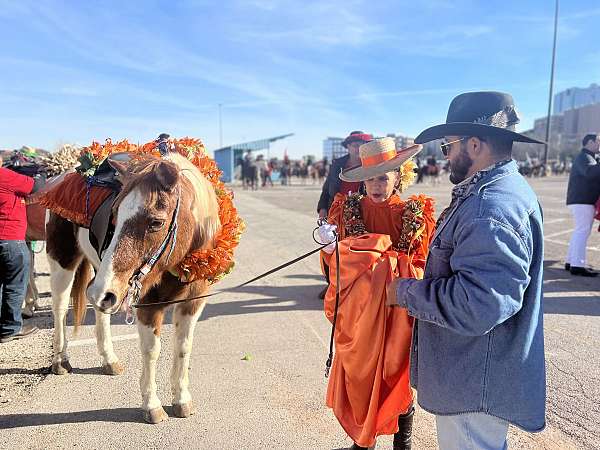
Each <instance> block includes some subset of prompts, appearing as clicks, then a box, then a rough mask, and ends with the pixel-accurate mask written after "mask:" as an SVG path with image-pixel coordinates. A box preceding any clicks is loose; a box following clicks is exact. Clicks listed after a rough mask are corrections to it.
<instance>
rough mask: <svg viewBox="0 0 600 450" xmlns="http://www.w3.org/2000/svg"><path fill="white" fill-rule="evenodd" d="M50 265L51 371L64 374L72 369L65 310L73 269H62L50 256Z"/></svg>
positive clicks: (69, 293)
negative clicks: (52, 322)
mask: <svg viewBox="0 0 600 450" xmlns="http://www.w3.org/2000/svg"><path fill="white" fill-rule="evenodd" d="M48 263H49V265H50V289H51V291H52V314H53V316H54V340H53V352H54V354H53V357H52V373H54V374H56V375H64V374H66V373H69V372H71V371H72V370H73V368H72V367H71V364H70V363H69V356H68V355H67V310H68V308H69V299H70V296H71V287H72V286H73V280H74V279H75V270H69V269H64V268H62V267H61V265H60V264H59V263H58V262H57V261H56V260H54V259H53V258H52V257H50V256H49V257H48Z"/></svg>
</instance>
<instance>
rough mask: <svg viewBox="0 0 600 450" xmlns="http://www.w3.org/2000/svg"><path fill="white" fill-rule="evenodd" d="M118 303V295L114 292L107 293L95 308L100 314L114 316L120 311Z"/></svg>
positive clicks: (96, 303)
mask: <svg viewBox="0 0 600 450" xmlns="http://www.w3.org/2000/svg"><path fill="white" fill-rule="evenodd" d="M117 303H118V299H117V296H116V294H115V293H114V292H110V291H107V292H105V293H104V295H103V296H101V297H100V298H99V299H98V300H97V301H96V302H95V306H96V307H97V308H98V310H99V311H100V312H103V313H105V314H112V313H113V312H115V311H116V310H118V309H119V308H118V305H117Z"/></svg>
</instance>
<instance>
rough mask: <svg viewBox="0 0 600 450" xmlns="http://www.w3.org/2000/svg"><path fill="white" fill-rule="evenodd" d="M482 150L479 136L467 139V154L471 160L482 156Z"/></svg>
mask: <svg viewBox="0 0 600 450" xmlns="http://www.w3.org/2000/svg"><path fill="white" fill-rule="evenodd" d="M482 150H483V146H482V141H481V139H479V138H478V137H477V136H471V137H470V138H469V139H467V152H468V153H469V156H470V157H471V158H474V157H477V156H478V155H480V154H481V151H482Z"/></svg>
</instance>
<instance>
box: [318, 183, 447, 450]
mask: <svg viewBox="0 0 600 450" xmlns="http://www.w3.org/2000/svg"><path fill="white" fill-rule="evenodd" d="M414 198H416V197H414ZM419 198H420V199H421V200H423V201H424V203H425V207H424V211H423V218H424V225H423V229H422V232H421V234H420V238H419V240H418V241H416V242H415V243H414V247H413V248H411V250H410V252H409V254H407V253H404V252H399V251H397V250H395V249H394V247H395V246H396V245H397V243H398V240H399V239H400V236H401V232H402V215H403V213H404V205H405V202H404V201H402V200H401V199H400V197H398V196H397V195H393V196H391V197H390V198H389V199H388V200H387V201H385V202H382V203H374V202H373V201H371V200H370V199H369V198H368V197H364V198H363V199H362V200H361V212H362V220H363V223H364V224H365V227H366V229H367V230H368V231H369V233H367V234H364V235H362V236H357V237H353V236H350V237H346V230H345V228H344V221H343V206H344V202H345V200H346V196H345V195H342V194H338V195H337V196H336V198H335V200H334V202H333V204H332V206H331V209H330V210H329V216H328V221H329V223H332V224H335V225H337V226H338V232H339V234H340V243H339V252H340V301H339V307H338V316H337V322H336V331H335V356H334V360H333V365H332V368H331V374H330V377H329V385H328V388H327V406H329V407H330V408H332V409H333V412H334V414H335V416H336V418H337V419H338V421H339V422H340V424H341V425H342V427H343V428H344V430H345V431H346V433H347V434H348V436H350V437H351V438H352V439H353V440H354V442H356V443H357V444H358V445H360V446H363V447H369V446H372V445H374V444H375V438H376V437H377V436H378V435H381V434H393V433H395V432H396V431H398V416H399V415H400V414H403V413H405V412H407V410H408V408H409V407H410V405H411V404H412V402H413V393H412V390H411V388H410V383H409V353H410V342H411V335H412V323H413V319H412V318H411V317H409V316H408V314H407V312H406V310H405V309H402V308H393V307H388V306H386V304H385V301H386V286H387V284H388V283H389V282H390V281H391V280H392V279H393V278H394V277H402V278H422V276H423V269H424V266H425V259H426V257H427V252H428V248H429V239H430V237H431V236H432V234H433V230H434V227H435V221H434V219H433V200H432V199H431V198H429V197H425V196H420V197H419ZM325 256H326V258H328V263H329V266H330V269H329V270H330V272H329V273H330V280H331V284H330V286H329V289H328V291H327V294H326V296H325V315H326V317H327V318H328V319H329V320H330V321H333V314H334V310H335V292H336V277H335V275H334V274H335V271H336V260H335V253H334V254H332V255H325Z"/></svg>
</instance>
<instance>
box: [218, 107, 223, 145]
mask: <svg viewBox="0 0 600 450" xmlns="http://www.w3.org/2000/svg"><path fill="white" fill-rule="evenodd" d="M222 106H223V103H219V148H223V118H222V117H221V107H222Z"/></svg>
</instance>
